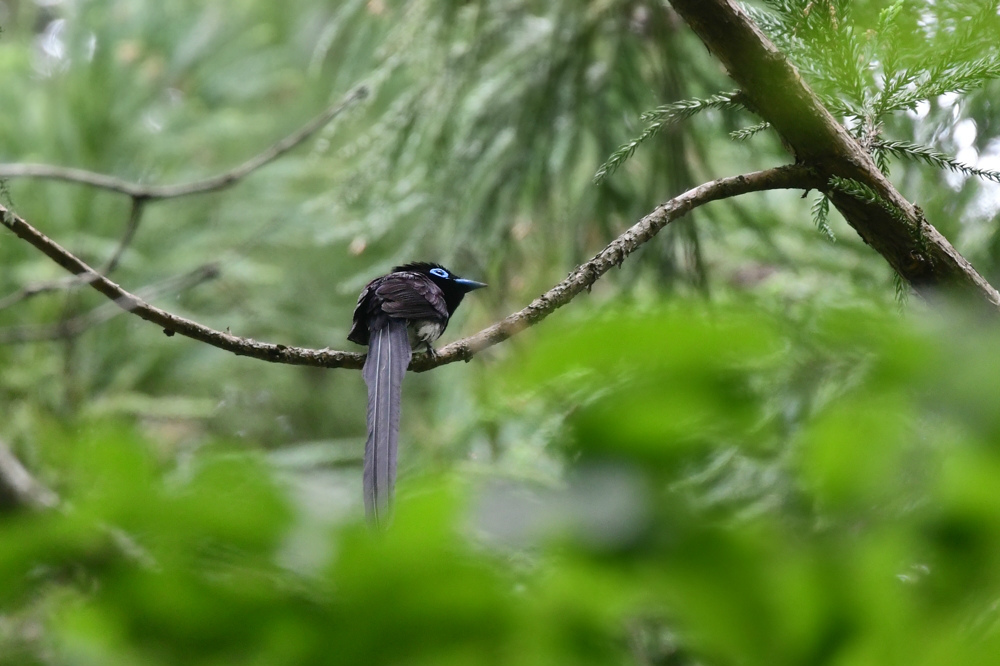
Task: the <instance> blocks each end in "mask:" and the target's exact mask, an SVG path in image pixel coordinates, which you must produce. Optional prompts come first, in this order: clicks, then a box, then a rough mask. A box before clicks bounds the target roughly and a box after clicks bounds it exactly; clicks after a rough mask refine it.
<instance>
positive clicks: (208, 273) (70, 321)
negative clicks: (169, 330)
mask: <svg viewBox="0 0 1000 666" xmlns="http://www.w3.org/2000/svg"><path fill="white" fill-rule="evenodd" d="M218 276H219V265H218V264H217V263H210V264H205V265H204V266H199V267H198V268H196V269H194V270H193V271H189V272H187V273H185V274H183V275H178V276H175V277H172V278H167V279H166V280H163V281H162V282H159V283H157V284H154V285H150V286H149V287H145V288H143V289H141V290H138V291H136V295H137V296H139V297H140V298H142V299H143V300H151V299H154V298H159V297H161V296H164V295H166V294H175V293H180V292H183V291H187V290H188V289H192V288H193V287H196V286H198V285H199V284H201V283H203V282H207V281H209V280H214V279H215V278H217V277H218ZM81 283H82V281H81ZM124 312H125V311H124V310H122V309H121V308H120V307H118V306H117V305H116V304H114V303H103V304H101V305H99V306H97V307H96V308H94V309H93V310H90V311H89V312H85V313H83V314H79V315H76V316H72V317H69V318H67V319H64V320H62V321H60V322H58V323H56V324H48V325H41V326H32V325H28V326H11V327H9V328H0V345H19V344H25V343H30V342H51V341H55V340H68V339H71V338H75V337H77V336H79V335H80V334H81V333H84V332H85V331H87V330H88V329H91V328H94V327H95V326H99V325H100V324H103V323H104V322H106V321H108V320H110V319H113V318H114V317H117V316H118V315H120V314H124Z"/></svg>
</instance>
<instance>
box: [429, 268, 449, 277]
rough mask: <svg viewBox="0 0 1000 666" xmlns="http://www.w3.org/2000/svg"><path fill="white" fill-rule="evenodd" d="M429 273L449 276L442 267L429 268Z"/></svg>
mask: <svg viewBox="0 0 1000 666" xmlns="http://www.w3.org/2000/svg"><path fill="white" fill-rule="evenodd" d="M431 275H436V276H438V277H439V278H448V277H450V276H449V275H448V271H446V270H445V269H443V268H432V269H431Z"/></svg>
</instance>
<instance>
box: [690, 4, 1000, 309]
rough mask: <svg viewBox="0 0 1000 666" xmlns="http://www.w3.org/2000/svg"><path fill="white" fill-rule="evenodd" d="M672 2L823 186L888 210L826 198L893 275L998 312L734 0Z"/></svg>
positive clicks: (983, 284)
mask: <svg viewBox="0 0 1000 666" xmlns="http://www.w3.org/2000/svg"><path fill="white" fill-rule="evenodd" d="M671 4H672V5H673V7H674V9H675V10H676V11H677V13H678V14H680V15H681V17H682V18H683V19H684V20H685V21H686V22H687V24H688V25H689V26H690V27H691V29H692V30H694V32H695V33H696V34H697V35H698V36H699V37H700V38H701V40H702V41H703V42H704V43H705V45H706V46H707V47H708V49H709V51H711V52H712V54H713V55H714V56H715V57H716V58H718V59H719V60H720V61H721V62H722V64H723V65H725V67H726V69H727V70H728V71H729V75H730V76H731V77H732V78H733V80H734V81H736V82H737V83H738V84H739V85H740V87H741V89H742V91H743V93H744V95H745V96H746V98H747V106H748V107H749V108H751V109H752V110H753V111H754V112H755V113H757V114H758V115H760V117H761V118H763V119H764V120H766V121H767V122H769V123H771V125H772V126H773V127H774V129H775V130H777V132H778V134H779V135H781V138H782V140H783V141H784V143H785V145H786V146H787V147H789V148H790V150H791V151H792V152H793V153H794V154H795V157H796V159H797V161H798V162H801V163H804V164H808V165H810V166H812V167H814V168H815V169H816V171H817V173H819V174H820V175H821V176H823V179H824V180H826V181H828V180H829V179H830V178H831V177H834V176H837V177H841V178H846V179H851V180H856V181H858V182H860V183H862V184H863V185H865V186H867V187H870V188H871V189H872V190H874V191H875V192H876V193H877V194H878V196H879V197H881V198H882V199H884V200H885V201H887V202H888V203H889V204H890V207H889V210H887V207H886V206H884V205H880V203H879V202H877V201H870V200H862V199H858V198H856V197H853V196H851V195H850V194H849V193H847V192H843V191H837V190H833V191H830V192H828V194H829V196H830V199H831V201H833V203H834V205H835V206H836V207H837V209H838V210H840V212H841V213H842V214H843V216H844V218H845V219H846V220H847V222H848V224H850V225H851V226H852V227H853V228H854V229H855V230H856V231H857V232H858V234H859V235H860V236H861V238H862V239H863V240H864V241H865V242H866V243H868V244H869V245H871V246H872V247H873V248H874V249H875V250H876V251H877V252H878V253H879V254H881V255H882V256H883V257H884V258H885V260H886V261H888V262H889V265H890V266H892V267H893V268H894V269H895V270H896V272H897V273H899V274H900V275H901V276H903V277H904V278H905V279H906V280H907V281H908V282H909V283H910V284H911V285H913V287H914V288H916V289H917V290H918V291H926V290H927V289H928V288H932V287H942V286H947V287H951V288H955V289H957V290H958V291H960V292H965V293H969V294H972V295H974V296H975V297H976V298H978V299H979V300H983V301H985V302H987V303H988V304H989V305H991V306H992V307H993V308H1000V293H998V292H997V290H996V289H995V288H993V286H992V285H990V284H989V282H987V281H986V280H985V279H984V278H983V277H982V276H981V275H979V273H977V272H976V270H975V269H974V268H973V267H972V265H971V264H970V263H969V262H968V261H966V259H965V258H964V257H963V256H962V255H961V254H959V253H958V252H957V251H956V250H955V248H953V247H952V246H951V244H950V243H949V242H948V240H947V239H946V238H945V237H944V236H942V235H941V234H940V233H938V231H937V229H935V228H934V227H933V226H931V225H930V224H928V223H927V222H926V221H925V220H924V218H923V213H922V212H921V211H920V209H919V208H917V207H916V206H914V205H913V204H911V203H910V202H909V201H907V200H906V198H904V197H903V195H902V194H900V193H899V192H898V191H897V190H896V189H895V188H894V187H893V185H892V184H891V183H890V182H889V181H888V180H887V179H886V177H885V176H884V175H882V173H881V172H880V171H879V170H878V168H877V167H876V165H875V163H874V162H873V161H872V159H871V156H870V155H869V154H868V153H867V152H866V151H865V150H864V149H863V148H862V147H861V146H860V145H859V144H858V142H857V141H855V140H854V139H853V138H852V137H851V135H850V134H849V133H848V132H847V130H846V129H845V128H844V127H843V125H841V124H840V123H839V122H837V120H836V119H835V118H834V117H833V116H832V115H831V114H830V112H829V111H827V109H826V108H825V107H824V106H823V104H822V103H821V102H820V100H819V98H818V97H817V96H816V94H815V93H813V91H812V90H811V89H810V88H809V87H808V86H807V85H806V83H805V82H804V81H803V80H802V78H801V77H800V76H799V73H798V71H797V70H796V69H795V67H794V66H793V65H792V64H791V63H790V62H789V61H788V59H787V58H786V57H785V55H784V54H783V53H781V51H779V50H778V49H777V48H776V47H775V46H774V44H773V43H771V41H770V40H769V39H768V38H767V36H765V35H764V33H763V32H761V30H760V28H758V27H757V25H756V24H755V23H754V22H753V20H752V19H751V18H750V17H749V16H748V15H747V14H746V12H744V11H743V10H742V9H741V8H740V7H739V5H737V4H736V2H734V0H671ZM893 209H898V211H896V210H893ZM897 213H898V214H897Z"/></svg>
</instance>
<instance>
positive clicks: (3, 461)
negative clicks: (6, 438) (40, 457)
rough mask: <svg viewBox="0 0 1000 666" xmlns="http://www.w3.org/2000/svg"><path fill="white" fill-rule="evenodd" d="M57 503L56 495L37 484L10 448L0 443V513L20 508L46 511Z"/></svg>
mask: <svg viewBox="0 0 1000 666" xmlns="http://www.w3.org/2000/svg"><path fill="white" fill-rule="evenodd" d="M58 503H59V497H58V495H56V494H55V493H54V492H52V491H51V490H49V489H48V488H46V487H45V486H43V485H42V484H41V483H39V482H38V481H37V480H36V479H35V477H33V476H32V475H31V473H30V472H28V470H27V469H25V467H24V465H22V464H21V461H20V460H18V459H17V457H16V456H15V455H14V453H13V452H12V451H11V450H10V448H9V447H8V446H7V445H6V444H5V443H4V442H0V511H9V510H11V509H19V508H22V507H29V508H33V509H48V508H51V507H54V506H55V505H56V504H58Z"/></svg>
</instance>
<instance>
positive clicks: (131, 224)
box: [101, 197, 146, 275]
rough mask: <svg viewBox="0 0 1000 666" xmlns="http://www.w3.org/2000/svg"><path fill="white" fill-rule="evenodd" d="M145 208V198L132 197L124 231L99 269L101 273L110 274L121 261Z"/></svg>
mask: <svg viewBox="0 0 1000 666" xmlns="http://www.w3.org/2000/svg"><path fill="white" fill-rule="evenodd" d="M145 209H146V199H143V198H141V197H132V206H131V208H129V211H128V222H126V223H125V232H124V233H123V234H122V238H121V240H120V241H118V247H116V248H115V251H114V252H113V253H112V254H111V257H109V258H108V263H106V264H104V268H102V269H101V275H111V273H112V272H114V270H115V269H116V268H118V262H119V261H121V259H122V255H124V254H125V250H127V249H128V246H129V245H131V244H132V239H133V238H135V232H136V231H137V230H138V229H139V223H140V222H141V221H142V213H143V211H144V210H145Z"/></svg>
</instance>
